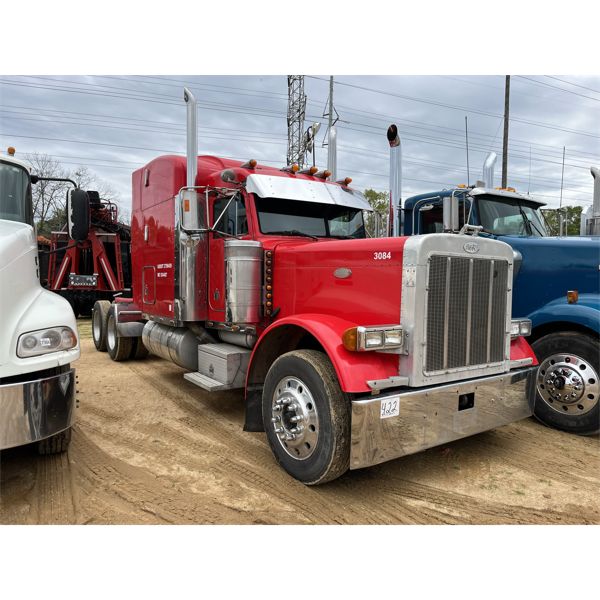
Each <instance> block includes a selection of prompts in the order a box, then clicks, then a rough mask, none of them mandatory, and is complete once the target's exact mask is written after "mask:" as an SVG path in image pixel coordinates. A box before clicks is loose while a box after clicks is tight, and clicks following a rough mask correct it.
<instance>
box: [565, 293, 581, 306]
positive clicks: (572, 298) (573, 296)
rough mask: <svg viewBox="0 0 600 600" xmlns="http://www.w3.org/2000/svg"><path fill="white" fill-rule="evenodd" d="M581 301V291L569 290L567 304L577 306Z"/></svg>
mask: <svg viewBox="0 0 600 600" xmlns="http://www.w3.org/2000/svg"><path fill="white" fill-rule="evenodd" d="M578 300H579V291H578V290H569V291H568V292H567V302H568V303H569V304H577V301H578Z"/></svg>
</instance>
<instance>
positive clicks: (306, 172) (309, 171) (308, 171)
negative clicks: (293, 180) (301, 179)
mask: <svg viewBox="0 0 600 600" xmlns="http://www.w3.org/2000/svg"><path fill="white" fill-rule="evenodd" d="M318 170H319V167H311V168H310V169H302V171H300V173H301V174H302V175H314V174H315V173H316V172H317V171H318Z"/></svg>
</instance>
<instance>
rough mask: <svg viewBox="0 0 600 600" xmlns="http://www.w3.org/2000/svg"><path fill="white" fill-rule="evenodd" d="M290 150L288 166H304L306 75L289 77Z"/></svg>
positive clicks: (288, 115)
mask: <svg viewBox="0 0 600 600" xmlns="http://www.w3.org/2000/svg"><path fill="white" fill-rule="evenodd" d="M287 79H288V111H287V126H288V149H287V164H288V166H289V165H292V164H294V163H297V164H298V165H299V166H300V168H302V167H303V166H304V144H303V142H304V140H303V135H304V116H305V114H306V94H305V93H304V75H288V78H287Z"/></svg>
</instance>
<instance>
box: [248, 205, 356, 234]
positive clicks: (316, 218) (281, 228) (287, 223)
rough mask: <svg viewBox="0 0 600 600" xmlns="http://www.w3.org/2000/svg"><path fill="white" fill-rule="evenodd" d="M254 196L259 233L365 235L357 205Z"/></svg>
mask: <svg viewBox="0 0 600 600" xmlns="http://www.w3.org/2000/svg"><path fill="white" fill-rule="evenodd" d="M255 198H256V210H257V213H258V222H259V225H260V230H261V232H262V233H272V234H281V235H306V236H309V237H314V236H316V237H333V238H364V237H365V224H364V221H363V214H362V211H361V210H360V209H358V208H350V207H348V206H340V205H338V204H320V203H317V202H306V201H303V200H286V199H284V198H259V197H258V196H255Z"/></svg>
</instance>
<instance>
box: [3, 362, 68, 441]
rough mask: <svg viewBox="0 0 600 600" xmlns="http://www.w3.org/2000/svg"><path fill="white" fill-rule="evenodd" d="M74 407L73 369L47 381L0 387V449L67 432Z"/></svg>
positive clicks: (41, 380)
mask: <svg viewBox="0 0 600 600" xmlns="http://www.w3.org/2000/svg"><path fill="white" fill-rule="evenodd" d="M74 404H75V369H71V370H70V371H67V372H66V373H61V374H60V375H56V376H54V377H49V378H47V379H38V380H36V381H28V382H24V383H15V384H9V385H0V450H3V449H5V448H12V447H14V446H21V445H23V444H29V443H31V442H37V441H38V440H43V439H44V438H47V437H50V436H52V435H54V434H56V433H60V432H61V431H64V430H65V429H68V428H69V427H70V426H71V424H72V422H73V416H74V410H73V408H74Z"/></svg>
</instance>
